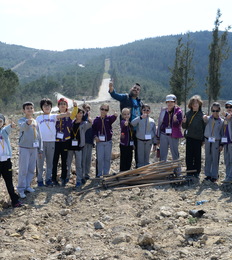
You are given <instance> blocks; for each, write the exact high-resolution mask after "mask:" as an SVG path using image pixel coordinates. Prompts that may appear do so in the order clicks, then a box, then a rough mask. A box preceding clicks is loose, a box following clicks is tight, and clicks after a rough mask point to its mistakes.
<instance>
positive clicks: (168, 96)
mask: <svg viewBox="0 0 232 260" xmlns="http://www.w3.org/2000/svg"><path fill="white" fill-rule="evenodd" d="M167 101H174V102H175V101H176V96H175V95H173V94H170V95H167V96H166V102H167Z"/></svg>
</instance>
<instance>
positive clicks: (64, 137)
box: [52, 98, 77, 187]
mask: <svg viewBox="0 0 232 260" xmlns="http://www.w3.org/2000/svg"><path fill="white" fill-rule="evenodd" d="M73 107H74V109H73V111H72V114H71V116H70V117H65V118H60V119H59V120H58V121H57V122H56V143H55V152H54V158H53V168H52V184H53V185H54V186H59V182H58V180H57V165H58V161H59V157H60V156H61V169H62V170H61V183H62V186H63V187H64V186H65V185H66V183H67V182H68V179H67V156H68V147H67V145H68V142H67V141H68V140H69V139H70V138H71V127H72V120H73V119H74V118H75V116H76V113H77V104H76V102H74V103H73ZM58 108H59V113H61V114H62V113H66V112H67V111H68V100H67V99H65V98H60V99H59V100H58Z"/></svg>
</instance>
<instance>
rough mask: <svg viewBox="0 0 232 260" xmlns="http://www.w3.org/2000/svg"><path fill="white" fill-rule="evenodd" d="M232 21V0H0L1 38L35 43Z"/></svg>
mask: <svg viewBox="0 0 232 260" xmlns="http://www.w3.org/2000/svg"><path fill="white" fill-rule="evenodd" d="M218 8H219V9H220V10H221V13H222V16H221V21H223V23H222V24H221V26H220V29H221V30H224V29H225V28H226V27H227V26H228V25H232V15H231V11H232V1H231V0H220V1H219V0H158V1H157V0H142V1H141V0H0V41H1V42H4V43H7V44H16V45H22V46H25V47H31V48H35V49H44V50H54V51H63V50H67V49H83V48H103V47H112V46H119V45H122V44H126V43H129V42H134V41H136V40H141V39H145V38H151V37H157V36H163V35H175V34H181V33H187V32H189V31H190V32H196V31H204V30H209V31H212V29H213V28H214V21H215V18H216V13H217V9H218Z"/></svg>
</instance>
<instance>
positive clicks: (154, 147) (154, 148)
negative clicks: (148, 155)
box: [153, 144, 156, 152]
mask: <svg viewBox="0 0 232 260" xmlns="http://www.w3.org/2000/svg"><path fill="white" fill-rule="evenodd" d="M155 151H156V144H154V145H153V152H155Z"/></svg>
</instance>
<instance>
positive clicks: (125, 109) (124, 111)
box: [122, 107, 131, 114]
mask: <svg viewBox="0 0 232 260" xmlns="http://www.w3.org/2000/svg"><path fill="white" fill-rule="evenodd" d="M127 112H128V113H130V112H131V110H130V108H127V107H125V108H123V110H122V114H124V113H127Z"/></svg>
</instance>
